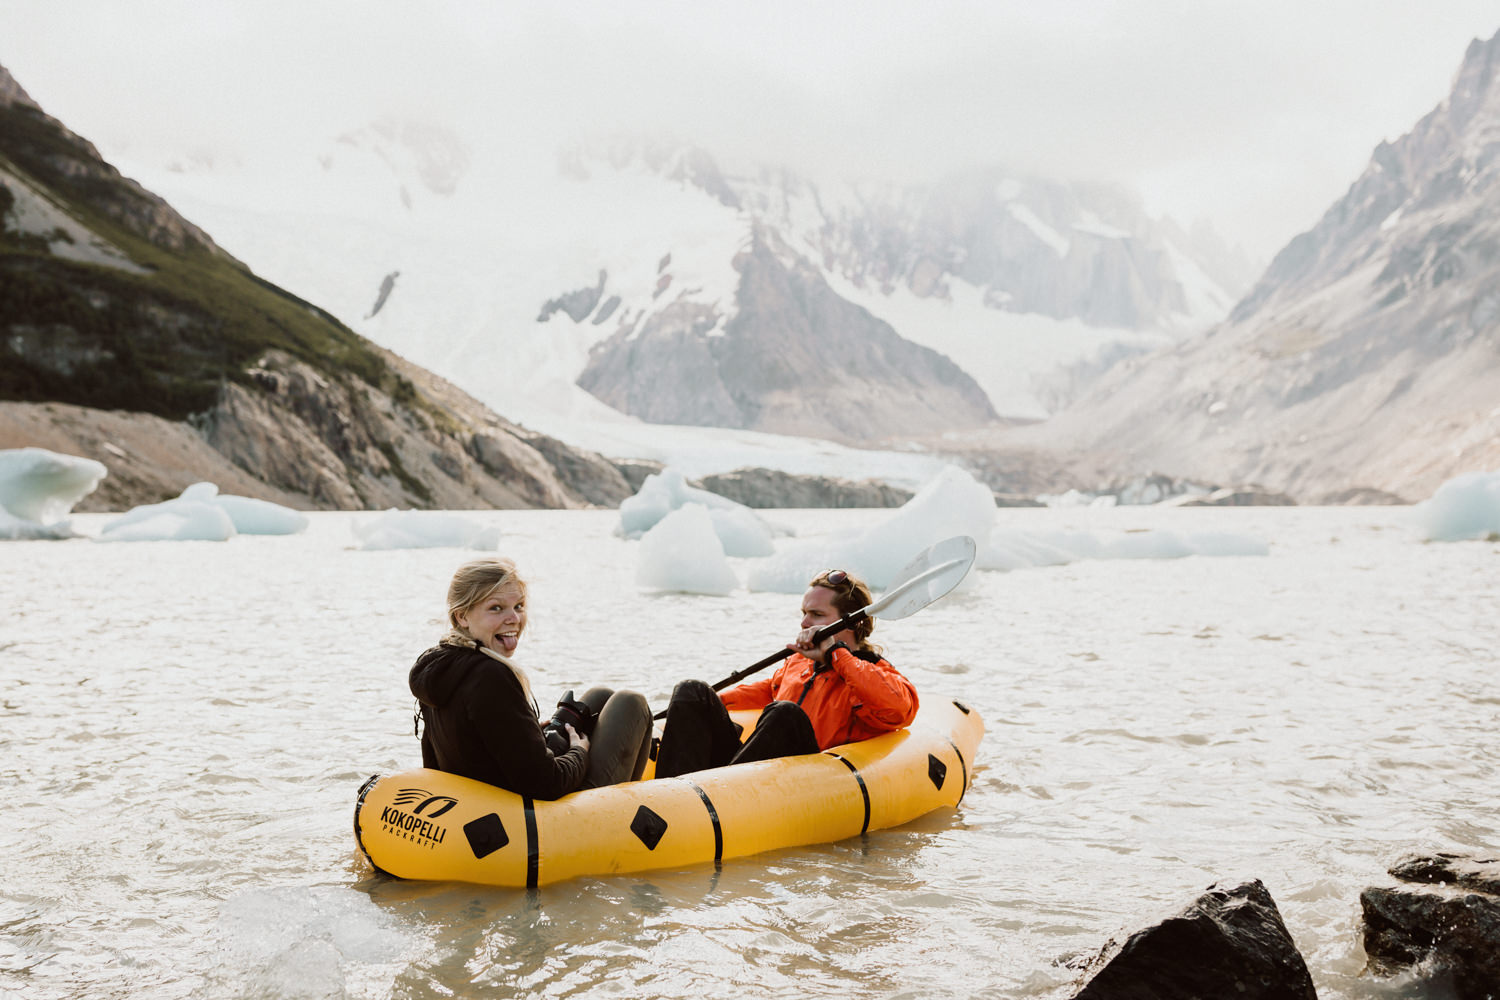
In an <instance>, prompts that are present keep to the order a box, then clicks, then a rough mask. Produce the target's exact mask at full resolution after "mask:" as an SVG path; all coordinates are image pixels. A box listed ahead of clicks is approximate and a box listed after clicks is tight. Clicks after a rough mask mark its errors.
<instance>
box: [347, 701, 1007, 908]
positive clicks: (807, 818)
mask: <svg viewBox="0 0 1500 1000" xmlns="http://www.w3.org/2000/svg"><path fill="white" fill-rule="evenodd" d="M733 714H734V716H735V721H736V722H740V723H741V724H743V725H744V726H745V729H746V732H747V733H748V732H749V731H750V729H751V728H752V727H753V725H754V720H755V715H756V713H738V712H736V713H733ZM983 735H984V722H983V721H982V720H981V719H980V718H979V714H978V713H977V712H975V711H974V710H973V709H972V708H970V707H969V706H967V705H965V704H963V703H961V702H958V701H941V702H936V703H934V704H932V705H930V706H929V705H925V704H924V705H923V706H922V709H921V711H920V712H918V714H917V718H916V719H915V721H913V723H912V725H911V727H910V728H909V729H903V730H900V731H898V732H894V733H886V734H885V735H883V736H877V737H875V738H874V739H869V740H863V741H861V742H859V743H849V744H846V745H844V746H840V747H834V748H833V749H831V750H825V751H823V752H822V753H817V754H807V755H805V756H801V757H784V758H781V759H779V760H768V761H760V762H757V763H753V764H738V765H735V766H732V767H720V768H715V769H713V770H710V771H699V772H696V773H694V774H685V775H682V776H680V777H676V778H663V779H660V780H654V779H650V780H641V781H632V782H626V783H624V784H618V785H609V786H606V787H604V788H590V789H585V790H583V791H579V792H574V793H572V794H571V795H566V796H564V797H563V798H560V799H558V800H556V801H550V802H549V801H534V800H532V799H531V798H530V797H528V796H524V795H516V794H515V793H513V792H507V791H505V790H504V789H500V788H496V787H494V786H493V785H486V784H484V783H482V782H478V781H473V780H471V779H469V778H461V777H459V776H457V775H454V774H447V773H445V772H442V771H433V770H428V769H426V768H417V769H415V770H410V771H402V772H400V773H398V774H391V775H385V776H382V775H378V774H377V775H375V776H373V777H372V778H370V780H369V781H367V782H365V784H364V786H363V787H361V788H360V790H359V799H358V802H357V803H356V805H355V809H354V836H355V840H356V841H357V842H358V843H359V846H360V849H361V850H363V851H364V853H365V856H366V857H368V858H369V859H370V863H371V864H373V865H374V866H375V867H376V868H378V869H380V870H381V871H384V872H387V873H389V874H391V875H396V876H399V877H401V878H407V879H431V880H442V881H457V882H475V883H480V884H483V885H500V886H516V887H523V886H524V887H535V886H539V885H545V884H547V883H550V882H560V881H562V880H564V879H569V878H574V877H577V876H580V875H611V874H615V873H621V872H638V871H646V870H649V869H658V868H680V867H687V866H689V865H694V864H700V863H703V862H714V863H718V862H720V861H722V860H724V859H725V858H737V857H743V856H744V855H748V854H756V853H759V852H761V851H770V850H776V849H778V848H784V847H797V846H801V845H804V844H821V843H828V842H831V841H835V840H842V839H843V838H845V837H853V836H857V835H859V834H862V833H865V832H867V831H870V830H881V829H885V828H887V827H892V826H899V825H901V824H902V823H906V822H909V821H911V820H913V819H915V818H917V817H918V816H922V815H924V814H926V813H929V812H932V811H933V810H935V809H939V808H942V807H944V806H948V807H952V806H956V805H957V804H958V803H959V801H960V800H961V799H962V798H963V796H964V793H965V792H966V791H967V790H968V788H969V783H970V781H971V780H972V771H973V761H974V753H975V751H976V750H977V749H978V747H979V741H980V738H981V737H982V736H983Z"/></svg>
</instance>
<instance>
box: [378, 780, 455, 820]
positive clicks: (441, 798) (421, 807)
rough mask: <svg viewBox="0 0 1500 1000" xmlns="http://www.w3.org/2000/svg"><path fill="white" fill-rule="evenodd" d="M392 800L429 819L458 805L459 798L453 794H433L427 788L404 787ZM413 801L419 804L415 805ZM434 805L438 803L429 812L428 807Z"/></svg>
mask: <svg viewBox="0 0 1500 1000" xmlns="http://www.w3.org/2000/svg"><path fill="white" fill-rule="evenodd" d="M392 801H393V802H394V803H395V804H396V805H397V806H399V807H401V808H402V809H407V810H410V811H411V813H412V815H414V816H426V817H427V818H428V819H437V818H438V817H439V816H441V815H442V814H443V813H445V812H447V811H448V810H449V809H452V808H453V807H454V806H456V805H458V800H457V799H455V798H453V797H452V796H451V795H433V794H432V793H431V792H429V791H428V790H427V789H425V788H403V789H401V790H400V791H398V792H397V793H396V797H395V799H393V800H392ZM413 802H415V803H417V804H416V805H415V806H413V805H412V803H413ZM432 805H436V806H437V808H436V809H433V810H432V812H428V811H427V807H428V806H432Z"/></svg>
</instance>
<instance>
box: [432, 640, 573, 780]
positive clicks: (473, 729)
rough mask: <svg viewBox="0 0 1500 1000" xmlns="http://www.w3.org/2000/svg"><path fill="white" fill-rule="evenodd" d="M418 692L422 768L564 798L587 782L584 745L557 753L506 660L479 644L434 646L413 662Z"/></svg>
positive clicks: (518, 679)
mask: <svg viewBox="0 0 1500 1000" xmlns="http://www.w3.org/2000/svg"><path fill="white" fill-rule="evenodd" d="M411 693H412V694H414V695H416V697H417V700H418V701H419V702H421V705H422V718H423V720H424V722H425V726H424V728H423V732H422V766H423V767H431V768H436V769H437V770H439V771H447V772H449V773H450V774H460V775H463V776H464V777H466V778H474V779H475V780H477V781H483V782H485V783H486V784H490V785H497V786H499V787H500V788H504V789H507V790H509V791H512V792H516V793H517V794H520V795H529V796H531V797H532V798H535V799H557V798H561V797H562V796H564V795H566V794H568V793H569V792H571V791H574V790H575V789H577V788H578V787H580V786H581V785H582V784H583V779H584V777H585V775H586V774H587V773H588V754H587V751H585V750H583V749H582V748H581V747H572V748H570V749H569V750H568V752H567V753H565V754H563V755H561V756H559V757H554V756H553V755H552V751H550V750H548V749H547V744H546V743H545V742H543V740H542V727H541V723H540V722H539V721H538V720H537V717H536V714H535V709H534V707H533V705H532V703H531V702H530V701H529V700H528V699H527V697H526V692H525V690H524V689H523V688H522V687H521V681H520V678H518V677H517V676H516V674H515V672H514V671H512V670H511V669H510V668H509V667H507V666H506V665H505V664H503V663H501V662H499V661H498V660H494V659H491V658H490V657H489V656H487V655H486V654H484V653H482V652H480V651H479V649H478V648H477V647H463V646H450V645H447V644H444V645H440V646H434V647H432V648H431V649H429V650H427V651H426V652H425V653H423V654H422V655H421V656H419V657H417V662H416V664H415V665H414V666H413V667H412V668H411Z"/></svg>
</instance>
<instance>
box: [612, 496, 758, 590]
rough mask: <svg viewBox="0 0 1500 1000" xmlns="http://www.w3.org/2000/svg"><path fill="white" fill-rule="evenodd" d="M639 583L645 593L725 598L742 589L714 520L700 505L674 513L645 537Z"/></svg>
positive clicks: (642, 543) (685, 506)
mask: <svg viewBox="0 0 1500 1000" xmlns="http://www.w3.org/2000/svg"><path fill="white" fill-rule="evenodd" d="M635 582H636V583H637V584H638V585H639V586H640V587H641V588H642V589H644V590H665V591H678V592H681V593H686V594H716V595H721V596H722V595H726V594H728V593H730V592H731V591H733V590H734V588H735V587H737V586H739V580H738V579H737V578H736V577H735V575H734V570H733V569H732V568H730V565H729V560H728V559H727V558H726V557H725V554H724V547H723V545H722V544H721V543H720V541H719V535H718V533H717V532H716V531H715V530H714V522H713V518H712V517H711V516H710V512H709V510H708V508H706V507H704V506H703V505H702V504H698V503H688V504H684V505H683V506H681V507H679V508H677V509H676V510H674V511H671V512H670V513H668V514H667V515H666V516H665V517H663V518H662V519H661V520H660V521H658V522H656V524H655V525H654V526H653V527H652V528H651V530H650V531H647V532H646V533H645V534H644V535H643V536H641V551H640V559H639V561H638V562H637V563H636V571H635Z"/></svg>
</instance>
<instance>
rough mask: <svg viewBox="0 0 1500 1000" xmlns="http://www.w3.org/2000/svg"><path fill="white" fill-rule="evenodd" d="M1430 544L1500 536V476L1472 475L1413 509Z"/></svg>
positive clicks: (1452, 481) (1452, 482)
mask: <svg viewBox="0 0 1500 1000" xmlns="http://www.w3.org/2000/svg"><path fill="white" fill-rule="evenodd" d="M1412 516H1413V517H1414V518H1415V519H1416V522H1417V525H1418V527H1419V528H1420V529H1421V531H1422V535H1423V537H1424V538H1426V539H1427V540H1428V541H1431V542H1461V541H1466V540H1469V539H1485V538H1490V537H1491V536H1494V535H1500V472H1469V473H1465V474H1464V475H1461V476H1455V477H1454V478H1453V479H1450V480H1448V481H1447V482H1446V483H1444V484H1443V485H1441V486H1439V487H1438V488H1437V492H1436V493H1434V494H1433V495H1432V497H1431V499H1428V500H1423V501H1422V502H1421V503H1419V504H1417V505H1416V506H1415V507H1413V508H1412Z"/></svg>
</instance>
